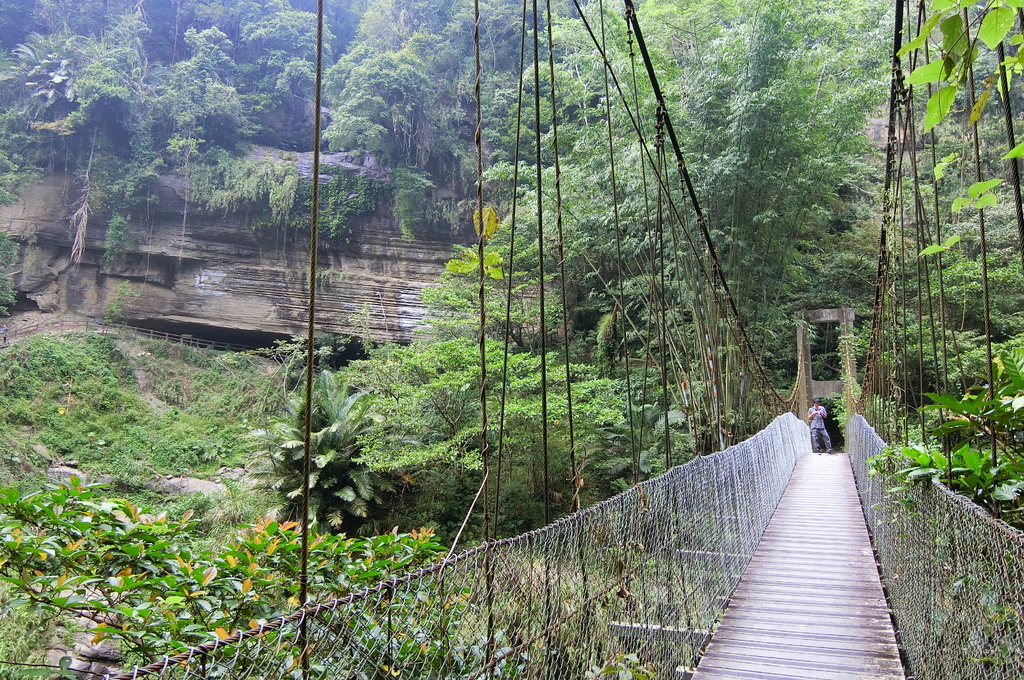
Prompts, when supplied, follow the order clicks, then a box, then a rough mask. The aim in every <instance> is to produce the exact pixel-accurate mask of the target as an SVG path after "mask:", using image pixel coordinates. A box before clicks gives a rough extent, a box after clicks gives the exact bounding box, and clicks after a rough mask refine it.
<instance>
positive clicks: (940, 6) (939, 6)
mask: <svg viewBox="0 0 1024 680" xmlns="http://www.w3.org/2000/svg"><path fill="white" fill-rule="evenodd" d="M956 3H957V0H935V1H934V2H933V3H932V11H933V12H935V16H942V15H941V14H939V12H944V11H945V10H947V9H949V8H950V7H955V6H956Z"/></svg>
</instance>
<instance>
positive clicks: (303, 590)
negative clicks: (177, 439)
mask: <svg viewBox="0 0 1024 680" xmlns="http://www.w3.org/2000/svg"><path fill="white" fill-rule="evenodd" d="M323 56H324V0H317V6H316V95H315V101H314V111H313V196H312V210H311V213H312V214H311V215H310V226H309V278H308V279H307V281H306V285H307V286H308V287H309V309H308V312H307V314H306V395H305V413H304V414H303V430H304V431H303V446H302V518H301V520H300V521H301V550H302V553H301V555H300V564H299V606H300V607H304V606H306V603H307V601H308V600H309V483H310V477H311V476H312V462H311V461H312V450H313V447H312V439H313V364H314V362H315V352H314V347H313V340H314V338H313V334H314V329H315V328H316V271H317V245H318V241H319V239H320V232H319V219H320V107H321V105H322V102H323V72H324V64H323ZM306 636H307V630H306V617H305V616H303V617H302V619H301V621H300V623H299V654H300V655H301V656H302V664H301V665H302V675H303V678H308V677H309V655H308V654H307V649H306V647H307V642H308V641H307V637H306Z"/></svg>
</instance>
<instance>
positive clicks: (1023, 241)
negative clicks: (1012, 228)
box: [996, 10, 1024, 268]
mask: <svg viewBox="0 0 1024 680" xmlns="http://www.w3.org/2000/svg"><path fill="white" fill-rule="evenodd" d="M1018 11H1020V10H1018ZM996 56H997V57H998V59H999V94H1000V98H1001V99H1002V100H1003V121H1004V123H1005V125H1006V141H1007V144H1008V146H1009V147H1010V149H1013V148H1014V147H1016V146H1017V135H1016V134H1015V132H1014V129H1013V107H1012V106H1011V104H1010V84H1009V82H1007V78H1006V66H1005V65H1004V63H1003V62H1005V61H1006V50H1005V49H1004V48H1003V43H1002V42H1000V43H999V45H998V47H996ZM1010 179H1011V180H1012V181H1013V212H1014V215H1015V216H1016V218H1017V245H1018V248H1019V249H1020V262H1021V267H1022V268H1024V206H1022V205H1021V195H1020V194H1021V192H1020V159H1019V158H1011V159H1010Z"/></svg>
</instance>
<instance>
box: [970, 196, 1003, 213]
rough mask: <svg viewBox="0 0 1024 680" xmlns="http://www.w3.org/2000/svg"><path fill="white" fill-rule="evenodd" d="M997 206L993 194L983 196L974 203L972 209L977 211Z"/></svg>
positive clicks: (997, 202) (996, 200) (997, 201)
mask: <svg viewBox="0 0 1024 680" xmlns="http://www.w3.org/2000/svg"><path fill="white" fill-rule="evenodd" d="M997 205H999V199H998V198H997V197H996V195H995V194H983V195H981V196H979V197H978V200H977V201H975V202H974V207H975V208H977V209H978V210H981V209H982V208H994V207H996V206H997Z"/></svg>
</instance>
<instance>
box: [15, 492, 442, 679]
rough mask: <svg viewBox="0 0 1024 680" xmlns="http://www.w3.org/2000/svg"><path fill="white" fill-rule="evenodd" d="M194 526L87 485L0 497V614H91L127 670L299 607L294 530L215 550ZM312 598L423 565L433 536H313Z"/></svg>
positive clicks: (254, 529) (272, 531)
mask: <svg viewBox="0 0 1024 680" xmlns="http://www.w3.org/2000/svg"><path fill="white" fill-rule="evenodd" d="M195 531H196V524H195V522H194V521H193V520H192V519H191V517H190V513H186V515H185V516H183V517H182V518H180V519H174V518H170V517H168V516H167V514H166V513H157V512H155V511H153V510H151V509H140V508H137V507H135V506H134V505H133V504H131V503H130V502H128V501H125V500H119V499H104V498H102V497H100V496H99V495H97V489H96V488H95V487H82V486H79V485H77V484H75V480H72V483H71V484H70V485H62V486H60V487H51V488H48V489H46V490H45V491H40V492H37V493H34V494H27V495H25V494H21V493H19V492H18V491H17V490H15V489H13V488H10V487H8V488H6V489H3V490H0V554H2V556H3V557H2V558H0V575H2V579H3V580H4V581H5V582H6V583H8V584H10V586H11V587H12V590H14V591H16V592H18V593H19V599H17V600H14V601H10V602H8V607H10V608H14V609H18V608H19V607H22V608H27V609H29V610H32V611H37V612H46V613H48V614H51V615H52V614H61V613H75V614H79V615H81V614H84V615H92V616H99V615H102V616H103V617H104V618H105V622H104V623H103V624H102V625H100V626H99V627H97V628H95V629H94V630H95V633H96V636H95V638H94V639H102V638H105V637H106V638H111V639H115V640H117V641H118V643H119V644H120V646H121V649H122V650H123V651H125V652H127V653H128V661H129V662H143V663H144V662H148V661H152V660H153V659H154V658H156V657H158V656H161V655H164V654H170V653H174V652H178V651H182V650H184V649H186V648H187V647H188V646H191V645H197V644H201V643H203V642H209V641H210V640H213V639H216V638H217V637H226V636H227V635H229V634H231V633H232V632H235V631H236V630H238V629H240V628H241V629H245V628H249V627H253V626H256V625H258V623H259V622H265V621H267V620H268V619H271V618H273V617H275V616H278V615H281V614H283V613H287V612H288V611H290V610H292V609H294V607H295V606H296V605H297V604H298V598H297V593H298V588H299V579H298V575H299V555H300V547H301V546H300V543H301V542H300V537H299V532H298V530H297V529H296V525H295V523H293V522H288V523H279V522H274V521H269V520H259V521H257V522H255V523H252V524H249V525H247V526H244V527H242V528H241V529H239V531H238V533H237V535H236V536H235V537H234V539H233V540H231V541H230V542H229V543H228V544H227V545H225V546H223V547H221V548H218V549H216V550H198V551H197V550H194V549H193V548H192V547H191V543H192V538H193V535H194V533H195ZM310 550H311V552H310V561H309V563H310V565H311V567H310V575H309V587H310V596H311V598H314V599H316V598H327V597H330V596H333V595H338V594H340V593H343V592H346V591H348V590H350V589H352V588H357V587H359V586H360V585H370V584H373V583H376V582H378V581H380V580H382V579H384V578H386V577H388V576H391V575H394V574H397V573H401V572H403V571H406V570H409V569H413V568H415V567H417V566H421V565H424V564H427V563H429V562H430V561H432V560H433V559H435V558H436V557H437V556H438V555H439V552H440V550H441V547H440V545H439V544H438V543H437V542H436V540H435V539H434V538H433V535H432V534H431V532H429V531H426V530H424V531H422V532H414V533H412V534H408V535H397V534H387V535H384V536H376V537H372V538H367V539H352V538H346V537H345V536H334V535H314V536H312V537H311V540H310Z"/></svg>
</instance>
